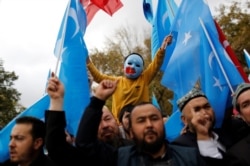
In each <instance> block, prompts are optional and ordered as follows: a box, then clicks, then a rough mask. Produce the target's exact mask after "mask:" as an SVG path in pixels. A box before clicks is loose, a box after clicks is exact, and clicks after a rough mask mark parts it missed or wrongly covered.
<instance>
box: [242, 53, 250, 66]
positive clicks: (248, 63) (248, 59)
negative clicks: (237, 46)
mask: <svg viewBox="0 0 250 166" xmlns="http://www.w3.org/2000/svg"><path fill="white" fill-rule="evenodd" d="M243 51H244V55H245V59H246V62H247V66H248V68H250V55H249V54H248V52H247V50H246V49H243Z"/></svg>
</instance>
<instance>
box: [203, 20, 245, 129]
mask: <svg viewBox="0 0 250 166" xmlns="http://www.w3.org/2000/svg"><path fill="white" fill-rule="evenodd" d="M211 18H212V16H211ZM202 22H203V20H201V24H202ZM215 30H216V27H215V25H214V24H213V23H212V22H211V23H205V22H204V27H203V31H204V33H203V34H201V37H202V41H201V49H202V52H203V54H202V55H203V56H202V57H201V66H202V67H201V72H202V74H201V87H202V91H203V92H204V93H205V94H206V96H207V97H208V100H209V102H210V104H211V105H212V107H213V109H214V112H215V115H216V125H215V127H221V125H222V122H223V119H224V114H225V110H226V109H227V108H229V107H230V106H232V104H231V103H232V102H231V100H232V98H231V95H232V93H233V91H234V89H235V88H236V86H237V85H238V84H240V83H242V82H244V80H243V78H242V76H241V74H240V73H239V71H238V70H237V68H236V66H235V65H234V63H233V62H232V60H231V58H230V57H229V55H228V54H227V52H226V50H225V49H224V48H223V46H222V45H221V43H220V41H219V36H218V33H217V31H215ZM215 32H216V33H215Z"/></svg>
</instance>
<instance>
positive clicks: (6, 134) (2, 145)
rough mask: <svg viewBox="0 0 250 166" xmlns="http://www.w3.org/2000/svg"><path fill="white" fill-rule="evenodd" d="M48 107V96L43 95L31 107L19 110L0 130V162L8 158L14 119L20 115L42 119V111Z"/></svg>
mask: <svg viewBox="0 0 250 166" xmlns="http://www.w3.org/2000/svg"><path fill="white" fill-rule="evenodd" d="M48 107H49V96H48V95H45V96H43V97H42V98H41V99H40V100H38V101H37V102H36V103H35V104H33V105H32V106H31V107H29V108H28V109H26V110H25V111H23V112H21V113H20V114H18V116H16V117H15V118H14V119H12V120H11V121H10V122H9V123H8V124H7V125H6V126H5V127H4V128H3V129H2V130H1V131H0V162H4V161H5V160H7V159H8V158H9V146H8V145H9V140H10V133H11V130H12V127H13V126H14V124H15V119H16V118H18V117H21V116H34V117H37V118H39V119H42V120H44V112H45V110H47V109H48Z"/></svg>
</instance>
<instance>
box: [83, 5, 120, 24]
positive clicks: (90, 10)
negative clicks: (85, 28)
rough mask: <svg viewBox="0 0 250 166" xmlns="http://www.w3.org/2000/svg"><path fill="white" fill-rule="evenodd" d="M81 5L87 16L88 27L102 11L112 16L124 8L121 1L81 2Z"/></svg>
mask: <svg viewBox="0 0 250 166" xmlns="http://www.w3.org/2000/svg"><path fill="white" fill-rule="evenodd" d="M80 3H81V4H82V5H83V7H84V9H85V11H86V14H87V25H88V24H89V23H90V22H91V20H92V19H93V17H94V16H95V14H96V13H97V12H98V11H99V10H100V9H102V10H103V11H104V12H106V13H107V14H109V15H110V16H112V15H113V14H114V13H115V12H116V11H117V10H119V9H120V8H121V7H122V6H123V4H122V2H121V1H120V0H80Z"/></svg>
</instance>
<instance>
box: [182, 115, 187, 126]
mask: <svg viewBox="0 0 250 166" xmlns="http://www.w3.org/2000/svg"><path fill="white" fill-rule="evenodd" d="M181 121H182V122H183V123H184V125H185V126H186V125H187V124H188V122H187V118H186V117H185V116H184V115H183V114H181Z"/></svg>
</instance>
